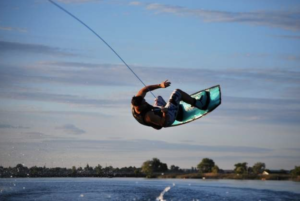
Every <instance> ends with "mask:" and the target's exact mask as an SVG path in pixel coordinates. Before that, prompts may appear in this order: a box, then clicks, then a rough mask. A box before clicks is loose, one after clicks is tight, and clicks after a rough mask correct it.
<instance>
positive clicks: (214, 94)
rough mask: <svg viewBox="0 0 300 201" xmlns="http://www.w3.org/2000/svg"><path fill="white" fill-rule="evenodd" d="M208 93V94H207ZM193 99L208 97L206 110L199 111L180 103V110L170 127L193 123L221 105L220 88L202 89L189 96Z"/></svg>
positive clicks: (218, 86) (217, 86)
mask: <svg viewBox="0 0 300 201" xmlns="http://www.w3.org/2000/svg"><path fill="white" fill-rule="evenodd" d="M207 92H208V93H207ZM191 96H192V97H193V98H196V99H197V100H198V99H200V97H201V96H208V98H209V104H208V107H207V109H206V110H200V109H198V108H195V107H192V106H191V105H190V104H188V103H185V102H183V101H180V110H179V113H178V115H177V118H176V120H175V121H174V123H173V124H172V125H171V126H170V127H173V126H179V125H182V124H186V123H189V122H192V121H195V120H197V119H199V118H201V117H203V116H205V115H207V114H208V113H210V112H212V111H213V110H214V109H216V108H217V107H218V106H219V105H220V104H221V88H220V85H216V86H213V87H210V88H208V89H204V90H201V91H198V92H196V93H194V94H192V95H191Z"/></svg>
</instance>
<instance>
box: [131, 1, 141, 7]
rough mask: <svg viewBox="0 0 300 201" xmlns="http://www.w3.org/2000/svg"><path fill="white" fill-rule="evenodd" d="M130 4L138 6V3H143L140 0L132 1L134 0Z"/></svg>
mask: <svg viewBox="0 0 300 201" xmlns="http://www.w3.org/2000/svg"><path fill="white" fill-rule="evenodd" d="M129 5H132V6H138V5H142V3H141V2H139V1H132V2H130V3H129Z"/></svg>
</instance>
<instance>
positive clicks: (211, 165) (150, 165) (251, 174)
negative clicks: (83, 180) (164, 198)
mask: <svg viewBox="0 0 300 201" xmlns="http://www.w3.org/2000/svg"><path fill="white" fill-rule="evenodd" d="M262 175H265V176H264V177H262ZM268 175H275V177H274V176H273V177H272V176H268ZM280 175H284V176H280ZM0 177H2V178H7V177H147V178H157V177H161V178H205V177H207V178H216V179H221V178H226V179H263V178H267V179H274V178H275V179H276V178H277V179H293V178H294V179H298V180H299V178H300V166H295V168H294V169H293V170H277V171H274V170H273V171H271V170H268V169H266V165H265V163H263V162H257V163H255V164H254V165H253V166H248V163H246V162H241V163H236V164H235V165H234V169H233V170H223V169H221V168H219V166H218V165H217V164H215V162H214V161H213V160H212V159H209V158H204V159H202V161H200V162H199V163H198V165H197V166H196V167H192V168H190V169H181V168H180V167H178V166H176V165H171V166H170V167H168V165H167V164H166V163H163V162H161V161H160V160H159V159H158V158H153V159H152V160H147V161H145V162H144V163H143V164H142V166H141V167H132V166H129V167H122V168H114V167H112V166H107V167H102V166H101V165H97V166H95V167H92V166H89V165H88V164H87V165H86V166H85V167H84V168H82V167H75V166H73V167H72V168H61V167H55V168H47V167H45V166H44V167H37V166H34V167H30V168H28V167H26V166H24V165H22V164H18V165H17V166H16V167H8V168H4V167H1V166H0Z"/></svg>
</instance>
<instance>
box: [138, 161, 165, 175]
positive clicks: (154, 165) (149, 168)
mask: <svg viewBox="0 0 300 201" xmlns="http://www.w3.org/2000/svg"><path fill="white" fill-rule="evenodd" d="M166 171H168V166H167V164H166V163H162V162H160V160H159V159H158V158H153V159H152V160H148V161H145V162H144V163H143V165H142V172H143V173H144V174H146V176H147V177H152V176H153V173H155V172H156V173H157V172H166Z"/></svg>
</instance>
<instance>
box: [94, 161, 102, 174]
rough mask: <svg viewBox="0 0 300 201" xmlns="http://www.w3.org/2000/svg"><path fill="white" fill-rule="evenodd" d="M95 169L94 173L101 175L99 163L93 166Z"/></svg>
mask: <svg viewBox="0 0 300 201" xmlns="http://www.w3.org/2000/svg"><path fill="white" fill-rule="evenodd" d="M95 171H96V174H97V176H100V175H102V172H103V171H102V166H101V165H99V164H98V165H97V166H96V167H95Z"/></svg>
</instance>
